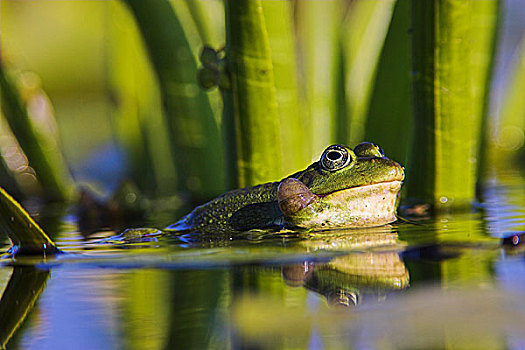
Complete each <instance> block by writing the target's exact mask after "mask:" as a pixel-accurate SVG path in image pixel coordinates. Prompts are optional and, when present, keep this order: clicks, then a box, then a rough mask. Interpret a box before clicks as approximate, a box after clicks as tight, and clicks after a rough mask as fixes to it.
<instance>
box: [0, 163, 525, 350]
mask: <svg viewBox="0 0 525 350" xmlns="http://www.w3.org/2000/svg"><path fill="white" fill-rule="evenodd" d="M524 185H525V183H524V181H523V176H521V174H516V173H513V174H505V175H498V177H497V178H495V179H494V180H491V181H489V182H488V183H487V184H486V186H485V188H484V189H483V192H482V193H483V194H482V198H483V199H482V202H481V203H479V204H478V205H476V209H475V210H472V212H467V213H465V212H463V213H451V214H446V215H445V214H442V215H439V216H437V217H427V218H417V219H416V218H410V217H409V218H408V219H409V220H410V221H411V222H401V223H396V224H394V225H388V226H384V227H379V228H372V229H353V230H332V231H323V232H315V233H312V232H292V231H288V232H258V231H255V232H249V233H243V234H240V235H238V236H235V237H219V238H218V237H213V236H206V237H201V236H193V235H191V234H189V235H184V236H180V237H175V236H166V235H154V234H153V235H151V237H149V239H148V240H145V241H140V242H138V241H137V240H134V239H128V240H125V239H122V238H121V239H106V240H101V239H100V238H99V237H91V238H90V239H86V238H84V237H83V236H82V235H81V234H80V233H79V232H78V228H77V227H76V224H75V220H74V217H73V218H72V217H65V218H64V220H63V221H62V223H61V225H60V227H59V228H58V229H57V231H58V235H57V236H56V237H55V239H56V241H57V243H58V245H59V246H60V247H61V249H62V250H63V251H64V252H65V253H66V254H63V255H61V256H59V257H58V258H56V259H55V258H48V259H43V260H42V259H38V260H34V259H18V260H13V259H11V258H10V257H9V255H8V254H4V255H3V259H2V260H1V261H0V262H1V265H0V286H1V287H2V288H3V296H2V300H1V301H0V330H1V331H0V337H1V339H2V342H5V341H7V340H8V339H9V342H8V344H7V347H8V348H24V349H46V348H53V349H57V348H58V349H66V348H67V349H69V348H75V349H115V348H132V349H133V348H136V349H163V348H183V349H190V348H215V349H224V348H245V347H255V348H269V349H270V348H271V349H275V348H282V349H292V348H294V349H296V348H310V349H318V348H356V349H376V348H380V349H383V348H386V349H406V348H484V349H487V348H498V349H499V348H510V349H520V348H524V347H525V325H524V324H523V319H525V303H523V300H525V299H524V296H525V264H524V259H523V257H524V255H523V247H522V245H520V244H519V240H520V239H521V237H520V234H523V233H525V206H524V204H523V203H525V186H524ZM173 221H175V220H173ZM145 224H148V225H149V226H152V225H153V224H152V223H145ZM153 226H154V225H153ZM7 248H8V246H7V243H5V244H4V246H3V248H2V252H5V251H6V250H7ZM13 331H14V333H13Z"/></svg>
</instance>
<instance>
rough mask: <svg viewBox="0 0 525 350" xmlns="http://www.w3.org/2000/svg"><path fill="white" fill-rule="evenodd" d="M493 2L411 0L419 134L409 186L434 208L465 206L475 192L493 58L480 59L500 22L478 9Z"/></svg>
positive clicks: (488, 50)
mask: <svg viewBox="0 0 525 350" xmlns="http://www.w3.org/2000/svg"><path fill="white" fill-rule="evenodd" d="M495 5H496V1H460V0H439V1H429V0H423V1H421V0H414V1H412V33H413V34H412V35H413V42H412V50H413V52H412V62H413V63H412V70H413V77H414V80H413V92H414V95H413V97H414V117H415V138H414V147H413V155H412V158H411V162H410V164H409V176H408V179H409V182H408V191H409V196H411V197H412V198H413V199H415V200H416V201H424V202H428V203H431V204H433V205H434V206H435V208H436V209H439V208H441V207H443V206H447V207H448V206H452V207H462V206H468V205H470V203H471V202H472V201H473V200H474V199H475V187H476V179H477V162H478V151H479V149H478V147H479V142H480V134H481V130H480V129H481V123H482V108H480V107H479V106H482V105H483V104H484V97H485V91H486V90H485V89H486V88H487V84H486V79H487V72H488V71H489V62H490V60H479V61H477V62H476V61H475V59H476V57H477V56H479V55H486V56H490V54H491V53H492V47H491V45H490V44H491V43H492V40H490V39H489V38H492V37H493V35H494V31H495V22H494V23H493V22H492V21H487V20H486V18H484V17H480V16H476V15H474V13H475V12H476V11H474V10H475V9H476V6H487V7H490V6H492V7H493V9H490V8H488V9H486V12H487V13H489V14H490V13H493V12H494V11H497V6H495ZM476 10H477V9H476ZM489 43H490V44H489ZM476 46H477V47H476ZM480 85H481V86H484V87H483V88H482V87H481V86H480Z"/></svg>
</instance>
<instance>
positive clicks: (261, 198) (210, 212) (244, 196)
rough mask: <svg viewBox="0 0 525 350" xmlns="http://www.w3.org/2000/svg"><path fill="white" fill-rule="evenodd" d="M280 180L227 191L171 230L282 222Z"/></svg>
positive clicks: (231, 228) (225, 228)
mask: <svg viewBox="0 0 525 350" xmlns="http://www.w3.org/2000/svg"><path fill="white" fill-rule="evenodd" d="M278 185H279V183H278V182H270V183H266V184H262V185H258V186H255V187H248V188H242V189H238V190H233V191H230V192H227V193H225V194H223V195H221V196H219V197H217V198H215V199H213V200H211V201H209V202H208V203H205V204H203V205H201V206H199V207H197V208H195V209H194V210H193V211H192V212H191V213H189V214H188V215H186V216H185V217H184V218H183V219H181V220H180V221H179V222H177V223H175V224H173V225H171V226H169V227H168V228H167V229H168V230H178V231H179V230H189V229H198V230H206V231H214V230H215V231H245V230H250V229H254V228H265V227H269V226H272V225H276V224H279V223H280V221H281V219H282V213H281V211H280V209H279V205H278V203H277V187H278Z"/></svg>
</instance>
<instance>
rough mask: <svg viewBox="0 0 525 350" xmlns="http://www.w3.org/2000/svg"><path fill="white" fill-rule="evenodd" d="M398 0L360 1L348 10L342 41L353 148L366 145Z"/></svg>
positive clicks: (348, 134)
mask: <svg viewBox="0 0 525 350" xmlns="http://www.w3.org/2000/svg"><path fill="white" fill-rule="evenodd" d="M395 4H396V1H395V0H358V1H354V2H353V3H352V5H351V6H350V8H349V10H348V14H347V16H346V18H345V21H344V27H343V28H344V29H343V32H342V33H341V40H342V45H343V51H344V60H345V68H346V70H347V74H346V77H345V93H346V102H347V105H348V106H347V110H348V116H347V118H348V122H347V123H346V124H347V125H348V129H347V130H344V131H345V135H344V136H345V137H344V140H345V142H346V143H347V144H349V145H355V144H358V143H359V142H361V141H364V138H365V134H364V129H365V124H366V117H367V112H368V108H369V103H370V92H371V89H372V86H373V84H372V83H373V82H374V77H375V73H376V67H377V64H378V62H379V58H380V56H381V50H382V48H383V44H384V42H385V37H386V35H387V32H388V29H389V25H390V20H391V18H392V13H393V11H394V5H395Z"/></svg>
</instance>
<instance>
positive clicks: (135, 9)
mask: <svg viewBox="0 0 525 350" xmlns="http://www.w3.org/2000/svg"><path fill="white" fill-rule="evenodd" d="M125 3H126V4H127V5H128V7H129V8H130V10H131V12H132V13H133V15H134V16H135V20H136V22H137V25H138V27H139V29H140V32H141V34H142V38H143V39H144V44H145V47H146V49H147V52H148V53H149V57H150V60H151V63H152V65H153V68H154V70H155V73H156V75H157V78H158V81H159V85H160V89H161V97H162V103H163V106H164V111H165V113H166V116H167V124H168V127H169V131H170V137H171V139H172V140H173V153H174V158H175V165H176V167H177V175H178V177H177V179H178V186H179V189H181V190H186V191H188V192H189V193H192V194H193V195H194V197H196V198H197V199H198V200H201V199H204V198H209V197H212V196H215V195H217V194H219V193H221V192H222V191H223V190H224V177H223V176H224V164H223V163H224V162H223V152H222V140H221V135H220V129H219V120H218V119H219V117H218V115H217V114H215V113H214V109H213V108H212V104H211V101H210V98H209V96H208V95H207V94H206V92H204V91H203V90H202V89H200V88H199V86H198V84H197V62H198V55H199V52H198V51H199V50H200V47H199V46H202V42H201V39H200V36H199V33H198V30H197V28H196V27H195V23H194V22H193V19H192V17H191V14H190V12H189V10H188V9H187V7H186V4H185V3H184V2H181V1H176V2H173V3H172V4H170V3H169V2H168V1H167V0H148V1H142V0H125ZM172 5H173V6H172Z"/></svg>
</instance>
